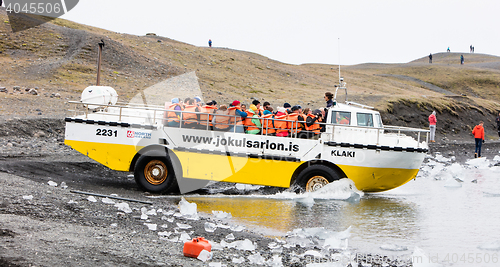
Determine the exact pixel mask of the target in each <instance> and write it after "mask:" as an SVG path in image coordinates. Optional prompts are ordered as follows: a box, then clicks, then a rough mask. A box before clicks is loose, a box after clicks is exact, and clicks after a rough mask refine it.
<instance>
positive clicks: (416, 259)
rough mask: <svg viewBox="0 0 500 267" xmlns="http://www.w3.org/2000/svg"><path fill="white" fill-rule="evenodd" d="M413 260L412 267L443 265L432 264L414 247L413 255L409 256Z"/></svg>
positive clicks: (438, 266)
mask: <svg viewBox="0 0 500 267" xmlns="http://www.w3.org/2000/svg"><path fill="white" fill-rule="evenodd" d="M411 258H412V259H413V262H412V263H413V267H442V266H443V265H441V264H439V263H434V262H432V261H431V259H429V257H427V255H426V253H425V252H424V251H423V250H422V249H421V248H419V247H415V250H414V251H413V254H412V255H411Z"/></svg>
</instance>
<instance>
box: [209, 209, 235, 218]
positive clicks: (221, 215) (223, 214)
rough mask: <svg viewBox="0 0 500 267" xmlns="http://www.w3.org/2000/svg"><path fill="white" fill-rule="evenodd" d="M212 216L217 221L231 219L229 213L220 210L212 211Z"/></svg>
mask: <svg viewBox="0 0 500 267" xmlns="http://www.w3.org/2000/svg"><path fill="white" fill-rule="evenodd" d="M212 214H213V215H215V218H217V219H231V217H233V216H232V215H231V213H228V212H225V211H221V210H212Z"/></svg>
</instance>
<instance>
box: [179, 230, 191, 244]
mask: <svg viewBox="0 0 500 267" xmlns="http://www.w3.org/2000/svg"><path fill="white" fill-rule="evenodd" d="M189 240H191V237H190V236H189V235H188V234H187V233H186V232H182V233H181V236H180V237H179V241H182V242H186V241H189Z"/></svg>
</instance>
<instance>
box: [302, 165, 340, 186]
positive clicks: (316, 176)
mask: <svg viewBox="0 0 500 267" xmlns="http://www.w3.org/2000/svg"><path fill="white" fill-rule="evenodd" d="M339 179H340V176H339V175H338V173H337V172H336V171H335V170H333V169H332V168H330V167H327V166H325V165H312V166H309V167H307V168H305V169H304V170H303V171H302V172H300V174H299V176H298V177H297V181H296V184H297V185H298V186H299V188H300V189H299V191H306V192H314V191H316V190H319V189H320V188H322V187H323V186H325V185H327V184H329V183H331V182H333V181H336V180H339Z"/></svg>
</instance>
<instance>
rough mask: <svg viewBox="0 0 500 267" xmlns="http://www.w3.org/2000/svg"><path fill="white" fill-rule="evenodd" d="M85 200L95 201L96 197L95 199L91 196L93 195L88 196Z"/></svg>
mask: <svg viewBox="0 0 500 267" xmlns="http://www.w3.org/2000/svg"><path fill="white" fill-rule="evenodd" d="M87 200H88V201H90V202H97V199H95V197H93V196H89V197H88V198H87Z"/></svg>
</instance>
